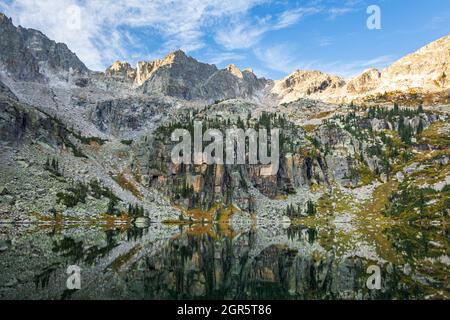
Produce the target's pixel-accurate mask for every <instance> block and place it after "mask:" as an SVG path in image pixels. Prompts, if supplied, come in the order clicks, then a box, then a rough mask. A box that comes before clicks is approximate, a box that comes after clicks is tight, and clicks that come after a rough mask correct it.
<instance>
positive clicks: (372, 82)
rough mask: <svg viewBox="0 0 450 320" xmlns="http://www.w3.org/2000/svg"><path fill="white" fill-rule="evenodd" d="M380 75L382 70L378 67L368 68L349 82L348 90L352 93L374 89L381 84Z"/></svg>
mask: <svg viewBox="0 0 450 320" xmlns="http://www.w3.org/2000/svg"><path fill="white" fill-rule="evenodd" d="M380 77H381V72H380V71H379V70H378V69H375V68H370V69H367V70H365V71H364V72H363V73H361V74H360V75H359V76H357V77H355V78H353V79H351V80H350V81H349V82H348V83H347V92H349V93H352V94H361V93H364V92H369V91H372V90H374V89H376V87H377V86H378V85H379V83H380Z"/></svg>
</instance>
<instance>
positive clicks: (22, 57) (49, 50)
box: [0, 14, 89, 81]
mask: <svg viewBox="0 0 450 320" xmlns="http://www.w3.org/2000/svg"><path fill="white" fill-rule="evenodd" d="M0 68H1V69H3V71H6V73H7V74H8V75H9V76H11V77H12V78H14V79H18V80H28V81H30V80H31V81H42V80H45V79H46V77H47V76H49V74H54V73H61V72H65V73H67V72H76V73H88V72H89V70H88V68H87V67H86V66H85V65H84V64H83V62H81V61H80V60H79V59H78V57H77V56H76V55H75V53H73V52H72V51H70V50H69V48H68V47H67V46H66V45H65V44H63V43H56V42H55V41H53V40H50V39H49V38H47V37H46V36H45V35H44V34H43V33H42V32H40V31H37V30H34V29H27V28H22V27H21V26H19V27H15V26H14V25H13V23H12V20H11V19H10V18H8V17H6V16H5V15H4V14H0Z"/></svg>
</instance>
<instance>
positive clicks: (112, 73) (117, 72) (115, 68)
mask: <svg viewBox="0 0 450 320" xmlns="http://www.w3.org/2000/svg"><path fill="white" fill-rule="evenodd" d="M105 75H106V76H107V77H112V78H116V79H121V80H130V81H134V80H135V78H136V70H135V69H133V68H132V67H131V65H130V64H129V63H128V62H123V61H116V62H114V63H113V64H112V65H111V66H110V67H109V68H108V69H106V71H105Z"/></svg>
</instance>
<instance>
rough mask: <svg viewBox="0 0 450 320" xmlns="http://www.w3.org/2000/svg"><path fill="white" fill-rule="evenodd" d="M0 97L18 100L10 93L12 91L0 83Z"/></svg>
mask: <svg viewBox="0 0 450 320" xmlns="http://www.w3.org/2000/svg"><path fill="white" fill-rule="evenodd" d="M0 96H4V97H7V98H9V99H12V100H16V101H17V100H18V99H17V97H16V96H15V95H14V93H12V91H11V90H10V89H9V88H8V87H7V86H6V85H5V84H4V83H3V82H1V81H0Z"/></svg>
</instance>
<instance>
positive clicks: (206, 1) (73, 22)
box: [0, 0, 266, 69]
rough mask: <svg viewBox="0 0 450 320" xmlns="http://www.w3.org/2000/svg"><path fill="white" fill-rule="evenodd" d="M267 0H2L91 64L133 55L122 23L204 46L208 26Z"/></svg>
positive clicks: (169, 43) (178, 44) (170, 42)
mask: <svg viewBox="0 0 450 320" xmlns="http://www.w3.org/2000/svg"><path fill="white" fill-rule="evenodd" d="M265 1H266V0H240V1H223V0H172V1H166V0H152V1H147V0H128V1H116V0H102V1H84V0H15V1H13V2H11V3H10V4H7V3H3V4H1V5H0V6H1V8H2V10H4V11H5V13H6V14H7V15H9V16H11V17H12V18H13V21H14V23H15V24H20V25H22V26H24V27H29V28H35V29H38V30H41V31H42V32H44V33H45V34H46V35H47V36H49V37H50V38H52V39H55V40H56V41H58V42H64V43H66V44H67V45H68V46H69V48H70V49H72V50H73V51H74V52H75V53H76V54H77V55H78V56H79V57H80V59H81V60H82V61H84V62H85V63H86V64H87V65H88V67H90V68H93V69H103V68H104V67H105V63H106V62H110V61H112V60H114V59H116V58H117V57H127V56H128V53H127V52H128V51H129V50H127V49H129V48H128V47H127V46H128V45H130V44H133V41H132V40H133V39H132V38H133V36H131V39H130V34H129V33H128V34H127V35H125V33H124V32H123V30H122V29H123V28H151V29H153V30H155V31H156V32H157V34H158V35H159V36H161V38H162V39H163V41H164V43H163V44H162V50H165V51H169V50H172V49H178V48H181V49H184V50H186V51H191V50H196V49H199V48H202V47H203V46H204V42H203V39H202V38H203V36H204V28H205V27H207V26H209V25H211V24H214V23H215V22H217V20H220V19H224V18H228V17H233V16H235V15H238V14H245V13H246V12H247V11H248V10H249V9H251V8H252V7H254V6H256V5H258V4H260V3H262V2H265ZM80 26H81V27H80ZM121 28H122V29H121Z"/></svg>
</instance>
